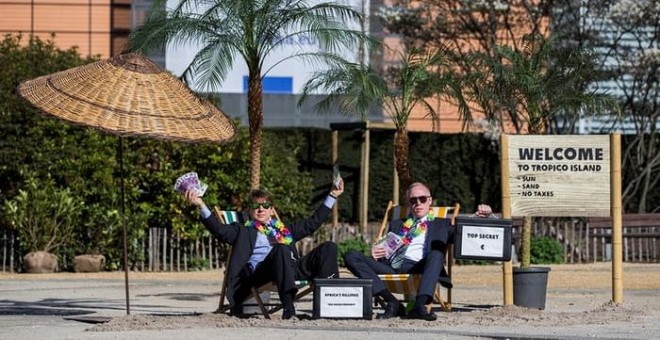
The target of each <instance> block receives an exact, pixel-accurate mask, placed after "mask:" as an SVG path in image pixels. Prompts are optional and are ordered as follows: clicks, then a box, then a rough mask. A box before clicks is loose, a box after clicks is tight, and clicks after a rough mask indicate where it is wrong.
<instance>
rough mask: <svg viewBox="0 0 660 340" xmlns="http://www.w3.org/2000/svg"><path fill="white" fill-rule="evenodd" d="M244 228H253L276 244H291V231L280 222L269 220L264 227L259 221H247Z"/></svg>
mask: <svg viewBox="0 0 660 340" xmlns="http://www.w3.org/2000/svg"><path fill="white" fill-rule="evenodd" d="M245 226H246V227H248V228H250V227H251V228H255V229H257V231H258V232H260V233H262V234H264V235H266V236H267V237H268V238H269V239H274V240H276V241H277V243H281V244H291V242H293V237H292V236H291V231H290V230H289V228H287V227H286V226H285V225H284V223H282V221H280V220H276V219H271V220H270V222H269V223H268V224H266V225H264V224H263V223H261V222H259V221H254V220H253V221H247V222H245Z"/></svg>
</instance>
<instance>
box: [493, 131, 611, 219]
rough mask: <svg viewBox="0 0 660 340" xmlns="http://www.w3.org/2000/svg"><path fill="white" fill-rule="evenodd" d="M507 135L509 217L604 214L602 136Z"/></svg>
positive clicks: (606, 171)
mask: <svg viewBox="0 0 660 340" xmlns="http://www.w3.org/2000/svg"><path fill="white" fill-rule="evenodd" d="M507 137H508V148H507V151H508V159H502V162H508V168H509V175H508V182H509V186H508V188H509V193H510V195H511V215H512V216H585V217H586V216H609V215H610V183H611V182H610V176H611V174H610V139H609V136H608V135H584V136H583V135H553V136H547V135H524V136H521V135H509V136H507ZM503 158H504V157H503Z"/></svg>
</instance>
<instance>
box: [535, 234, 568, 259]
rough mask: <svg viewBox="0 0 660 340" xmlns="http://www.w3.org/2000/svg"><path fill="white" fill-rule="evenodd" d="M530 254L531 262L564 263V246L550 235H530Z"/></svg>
mask: <svg viewBox="0 0 660 340" xmlns="http://www.w3.org/2000/svg"><path fill="white" fill-rule="evenodd" d="M531 255H532V256H531V262H532V263H533V264H555V263H564V247H563V246H562V245H561V243H560V242H559V241H557V240H556V239H554V238H552V237H547V236H544V237H532V245H531Z"/></svg>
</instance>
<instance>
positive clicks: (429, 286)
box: [344, 183, 451, 321]
mask: <svg viewBox="0 0 660 340" xmlns="http://www.w3.org/2000/svg"><path fill="white" fill-rule="evenodd" d="M406 197H407V202H408V204H409V205H410V209H411V210H410V211H411V213H410V215H408V216H407V217H406V218H405V219H403V220H394V221H392V222H391V223H390V224H389V226H388V232H389V233H393V234H395V235H397V236H398V237H400V240H401V243H400V244H401V245H400V246H399V247H398V248H396V247H385V246H383V245H382V243H378V244H376V245H374V246H372V248H371V257H368V256H366V255H364V254H363V253H361V252H358V251H352V252H349V253H347V254H346V255H345V256H344V263H346V267H347V268H348V270H350V271H351V273H353V275H355V276H357V277H359V278H363V279H372V280H373V281H372V294H373V295H374V296H380V297H381V298H383V299H384V300H385V302H386V306H385V312H384V313H383V314H381V315H378V318H379V319H389V318H392V317H395V316H398V315H401V314H402V312H401V311H400V310H399V309H400V307H401V306H400V303H399V301H398V300H397V298H396V297H395V296H394V295H393V294H392V293H391V292H390V291H389V290H388V289H387V288H386V287H385V284H384V283H383V281H381V280H380V279H379V278H378V274H403V273H409V274H422V277H421V281H420V284H419V287H418V289H417V295H416V297H415V306H414V307H413V309H412V310H411V311H410V312H409V313H408V315H407V317H408V318H411V319H422V320H427V321H433V320H436V318H437V316H436V315H435V314H434V313H429V312H428V311H427V310H426V304H427V303H429V302H431V301H432V299H433V292H434V291H435V285H436V283H437V282H438V280H440V281H441V282H443V283H444V284H445V285H451V282H449V278H448V277H447V275H446V273H444V258H445V250H446V249H447V244H448V242H449V236H450V231H451V229H450V227H451V225H450V222H449V220H448V219H445V218H434V216H432V215H429V211H430V208H431V202H432V201H433V199H432V197H431V191H430V190H429V188H428V187H427V186H426V185H424V184H422V183H413V184H412V185H410V187H409V188H408V190H407V191H406ZM387 248H389V250H390V251H391V253H390V254H389V256H388V249H387ZM395 248H396V250H394V251H392V250H393V249H395Z"/></svg>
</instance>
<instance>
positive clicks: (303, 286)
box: [214, 207, 313, 319]
mask: <svg viewBox="0 0 660 340" xmlns="http://www.w3.org/2000/svg"><path fill="white" fill-rule="evenodd" d="M214 212H215V214H216V216H217V217H218V219H219V220H220V222H221V223H224V224H229V223H233V222H239V223H243V222H244V221H246V220H247V219H248V216H247V214H246V213H245V212H243V213H241V212H236V211H229V210H220V209H219V208H217V207H216V208H214ZM274 217H275V218H277V219H279V216H278V215H277V211H275V212H274ZM230 257H231V247H230V248H229V249H228V250H227V265H226V266H225V279H223V280H222V289H221V291H220V302H219V303H218V309H217V310H216V312H217V313H223V312H225V311H226V310H227V309H229V304H227V305H225V300H226V294H227V280H226V277H227V272H228V266H229V259H230ZM295 284H296V287H297V288H298V294H296V296H295V297H294V300H293V302H294V303H295V302H296V301H298V300H300V299H301V298H302V297H304V296H305V295H308V294H309V293H311V292H312V291H313V287H312V286H311V282H309V281H307V280H296V281H295ZM266 291H268V292H277V286H276V285H275V284H273V283H267V284H265V285H263V286H261V287H258V288H257V287H253V288H252V296H251V297H252V298H254V300H255V301H256V304H257V306H258V307H259V310H260V311H261V314H263V316H264V318H266V319H270V314H273V313H275V312H277V311H279V310H280V309H282V308H283V307H284V306H283V305H282V304H281V303H264V301H263V299H262V298H261V295H260V294H261V293H263V292H266ZM249 305H250V304H249V303H247V304H246V303H244V304H243V306H244V307H245V306H249Z"/></svg>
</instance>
